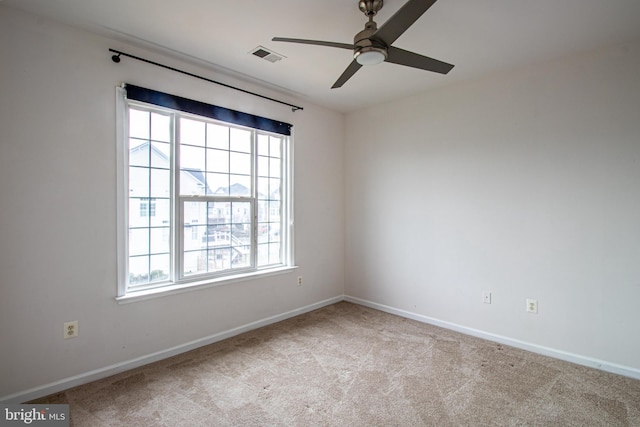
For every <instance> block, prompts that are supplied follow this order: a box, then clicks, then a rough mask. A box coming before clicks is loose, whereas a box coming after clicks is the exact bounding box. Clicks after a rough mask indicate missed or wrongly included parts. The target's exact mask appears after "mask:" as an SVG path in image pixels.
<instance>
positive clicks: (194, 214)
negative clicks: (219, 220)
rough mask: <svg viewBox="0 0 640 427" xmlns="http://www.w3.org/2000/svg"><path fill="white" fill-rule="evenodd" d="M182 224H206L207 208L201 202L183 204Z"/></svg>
mask: <svg viewBox="0 0 640 427" xmlns="http://www.w3.org/2000/svg"><path fill="white" fill-rule="evenodd" d="M183 215H184V223H185V224H186V225H188V224H191V225H194V224H206V223H207V207H206V204H205V203H202V202H185V204H184V214H183Z"/></svg>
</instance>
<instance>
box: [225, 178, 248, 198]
mask: <svg viewBox="0 0 640 427" xmlns="http://www.w3.org/2000/svg"><path fill="white" fill-rule="evenodd" d="M229 179H230V180H231V187H230V193H231V195H232V196H243V197H248V196H251V177H250V176H245V175H231V176H229Z"/></svg>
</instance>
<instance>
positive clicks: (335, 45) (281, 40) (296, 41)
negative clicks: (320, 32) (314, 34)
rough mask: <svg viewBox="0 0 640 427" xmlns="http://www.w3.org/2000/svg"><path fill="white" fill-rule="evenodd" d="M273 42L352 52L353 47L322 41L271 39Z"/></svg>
mask: <svg viewBox="0 0 640 427" xmlns="http://www.w3.org/2000/svg"><path fill="white" fill-rule="evenodd" d="M271 40H272V41H274V42H288V43H301V44H313V45H316V46H328V47H337V48H340V49H349V50H353V45H352V44H348V43H335V42H325V41H322V40H306V39H289V38H286V37H274V38H272V39H271Z"/></svg>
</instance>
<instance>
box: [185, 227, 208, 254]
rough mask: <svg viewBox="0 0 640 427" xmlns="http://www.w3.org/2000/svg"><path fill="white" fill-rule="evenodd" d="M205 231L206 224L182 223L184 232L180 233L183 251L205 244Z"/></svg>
mask: <svg viewBox="0 0 640 427" xmlns="http://www.w3.org/2000/svg"><path fill="white" fill-rule="evenodd" d="M206 232H207V226H206V225H190V224H185V225H184V233H183V235H182V237H183V239H184V241H183V244H184V250H185V251H194V250H198V249H203V248H204V247H205V246H206V240H205V235H206Z"/></svg>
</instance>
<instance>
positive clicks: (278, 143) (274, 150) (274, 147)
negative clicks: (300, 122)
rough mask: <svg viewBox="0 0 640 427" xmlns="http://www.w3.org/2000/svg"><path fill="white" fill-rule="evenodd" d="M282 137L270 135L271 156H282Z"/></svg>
mask: <svg viewBox="0 0 640 427" xmlns="http://www.w3.org/2000/svg"><path fill="white" fill-rule="evenodd" d="M281 151H282V138H278V137H275V136H271V137H269V155H270V156H271V157H281V154H280V153H281Z"/></svg>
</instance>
